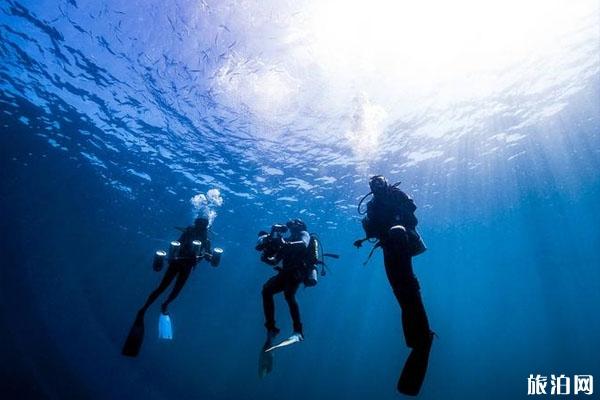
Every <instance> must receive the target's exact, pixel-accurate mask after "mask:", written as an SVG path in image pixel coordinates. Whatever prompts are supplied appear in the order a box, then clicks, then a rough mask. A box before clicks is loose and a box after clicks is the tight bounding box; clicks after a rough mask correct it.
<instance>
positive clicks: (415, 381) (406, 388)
mask: <svg viewBox="0 0 600 400" xmlns="http://www.w3.org/2000/svg"><path fill="white" fill-rule="evenodd" d="M432 340H433V334H431V339H430V342H429V344H428V345H426V346H425V347H424V348H415V349H412V350H411V352H410V354H409V355H408V358H407V359H406V362H405V363H404V368H402V372H401V373H400V378H399V379H398V385H397V389H398V391H399V392H400V393H402V394H406V395H408V396H416V395H418V394H419V391H420V390H421V386H422V385H423V381H424V380H425V373H426V372H427V366H428V365H429V352H430V350H431V342H432Z"/></svg>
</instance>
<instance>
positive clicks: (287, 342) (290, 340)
mask: <svg viewBox="0 0 600 400" xmlns="http://www.w3.org/2000/svg"><path fill="white" fill-rule="evenodd" d="M303 340H304V338H303V337H302V335H301V334H299V333H294V334H293V335H292V336H290V337H289V338H287V339H285V340H284V341H283V342H281V343H279V344H277V345H275V346H271V347H269V348H268V349H266V350H265V353H268V352H270V351H273V350H275V349H278V348H280V347H287V346H290V345H292V344H294V343H298V342H301V341H303Z"/></svg>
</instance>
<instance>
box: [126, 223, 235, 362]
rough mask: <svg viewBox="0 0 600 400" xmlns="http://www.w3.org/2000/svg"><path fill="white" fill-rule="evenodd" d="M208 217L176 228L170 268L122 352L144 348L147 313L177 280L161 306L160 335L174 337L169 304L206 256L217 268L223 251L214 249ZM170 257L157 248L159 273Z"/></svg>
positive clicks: (155, 264) (139, 315) (140, 313)
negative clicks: (178, 234)
mask: <svg viewBox="0 0 600 400" xmlns="http://www.w3.org/2000/svg"><path fill="white" fill-rule="evenodd" d="M208 225H209V221H208V218H206V217H204V216H201V217H198V218H196V219H195V221H194V224H193V225H191V226H188V227H186V228H176V229H178V230H179V231H181V236H180V237H179V240H177V241H173V242H171V247H170V250H169V256H168V267H167V270H166V272H165V275H164V276H163V278H162V280H161V282H160V284H159V285H158V287H157V288H156V289H155V290H154V291H152V292H151V293H150V295H149V296H148V299H147V300H146V302H145V303H144V305H143V306H142V308H140V309H139V311H138V313H137V316H136V319H135V322H134V324H133V326H132V328H131V331H130V333H129V336H128V337H127V340H126V341H125V344H124V346H123V349H122V352H121V353H122V354H123V355H125V356H129V357H136V356H137V355H138V353H139V351H140V347H141V345H142V341H143V338H144V315H145V314H146V311H147V310H148V308H149V307H150V306H151V305H152V303H154V301H156V299H158V297H159V296H160V295H161V294H162V293H163V292H164V291H165V290H167V288H168V287H169V286H170V285H171V283H172V282H173V280H175V285H174V286H173V289H172V290H171V293H169V296H168V297H167V299H166V300H165V301H164V302H163V303H162V305H161V315H160V318H159V326H158V327H159V338H160V339H172V338H173V333H172V328H171V319H170V317H169V312H168V307H169V304H170V303H171V302H172V301H173V300H175V298H176V297H177V296H178V295H179V293H180V292H181V289H183V286H184V285H185V283H186V282H187V280H188V278H189V276H190V273H191V272H192V269H193V268H194V267H195V266H196V265H197V264H198V262H199V261H200V260H202V259H204V260H206V261H209V262H210V263H211V265H212V266H213V267H217V266H218V265H219V262H220V258H221V254H222V252H223V250H222V249H220V248H215V249H214V250H212V251H211V244H210V240H209V239H208ZM166 256H167V253H166V252H165V251H157V252H156V254H155V257H154V262H153V269H154V270H155V271H157V272H159V271H161V270H162V268H163V264H164V260H165V258H166Z"/></svg>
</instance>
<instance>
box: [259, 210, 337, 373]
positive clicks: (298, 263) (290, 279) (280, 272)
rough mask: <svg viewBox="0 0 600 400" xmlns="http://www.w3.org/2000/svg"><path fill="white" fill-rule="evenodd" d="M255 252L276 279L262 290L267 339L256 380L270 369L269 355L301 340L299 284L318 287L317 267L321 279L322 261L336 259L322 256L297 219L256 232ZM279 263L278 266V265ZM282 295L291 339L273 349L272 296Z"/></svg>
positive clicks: (324, 254) (271, 356) (275, 328)
mask: <svg viewBox="0 0 600 400" xmlns="http://www.w3.org/2000/svg"><path fill="white" fill-rule="evenodd" d="M258 235H259V238H258V243H257V245H256V250H258V251H260V252H261V253H262V255H261V261H263V262H265V263H266V264H268V265H270V266H272V267H274V269H275V270H276V271H277V275H275V276H273V277H271V278H270V279H269V280H268V281H267V282H266V283H265V284H264V285H263V288H262V299H263V311H264V314H265V328H266V329H267V339H266V341H265V344H264V345H263V347H262V349H261V352H260V357H259V371H258V372H259V376H260V377H261V378H262V377H264V376H265V375H266V374H268V373H269V372H271V370H272V368H273V355H272V351H273V350H275V349H277V348H281V347H285V346H289V345H291V344H294V343H298V342H300V341H302V340H304V333H303V330H302V322H301V320H300V309H299V307H298V303H297V302H296V291H297V290H298V287H299V286H300V284H301V283H303V284H304V286H307V287H311V286H315V285H316V284H317V277H318V273H317V266H318V265H321V266H322V268H321V276H324V275H325V263H324V261H323V258H324V257H332V258H339V256H337V255H336V254H328V253H323V251H322V247H321V245H320V243H319V240H318V238H317V236H316V235H315V234H309V233H308V231H307V227H306V224H305V223H304V222H303V221H302V220H300V219H297V218H296V219H291V220H289V221H288V222H287V223H286V224H285V225H278V224H276V225H273V226H272V227H271V233H267V232H265V231H261V232H259V234H258ZM280 262H281V266H279V263H280ZM280 292H283V295H284V297H285V300H286V302H287V304H288V307H289V310H290V315H291V317H292V322H293V333H292V335H291V336H290V337H289V338H288V339H286V340H284V341H282V342H281V343H279V344H277V345H275V346H273V340H274V339H275V337H276V336H277V335H278V334H279V332H280V330H279V328H277V326H276V325H275V302H274V300H273V296H274V295H275V294H277V293H280Z"/></svg>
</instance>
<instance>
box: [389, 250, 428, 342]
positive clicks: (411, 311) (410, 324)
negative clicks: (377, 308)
mask: <svg viewBox="0 0 600 400" xmlns="http://www.w3.org/2000/svg"><path fill="white" fill-rule="evenodd" d="M405 244H406V242H402V241H399V242H397V243H394V245H389V244H388V245H385V246H384V249H383V257H384V264H385V271H386V274H387V277H388V280H389V282H390V285H391V286H392V290H393V291H394V295H395V296H396V299H397V300H398V303H399V304H400V308H401V310H402V328H403V331H404V338H405V340H406V344H407V346H408V347H411V348H415V347H421V348H423V347H428V346H430V344H431V331H430V329H429V321H428V319H427V314H426V312H425V307H424V305H423V300H422V298H421V288H420V286H419V282H418V280H417V278H416V276H415V274H414V272H413V268H412V258H411V256H410V255H409V254H408V252H407V251H406V246H405Z"/></svg>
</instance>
